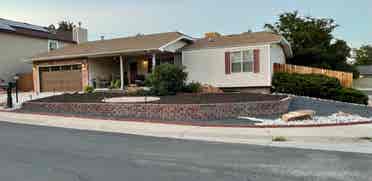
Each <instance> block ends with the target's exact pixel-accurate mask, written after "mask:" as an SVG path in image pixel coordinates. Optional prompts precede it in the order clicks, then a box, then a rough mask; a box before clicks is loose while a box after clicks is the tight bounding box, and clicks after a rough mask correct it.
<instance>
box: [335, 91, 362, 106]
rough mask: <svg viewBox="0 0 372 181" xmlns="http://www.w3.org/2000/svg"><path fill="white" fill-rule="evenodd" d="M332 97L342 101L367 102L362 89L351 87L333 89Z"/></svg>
mask: <svg viewBox="0 0 372 181" xmlns="http://www.w3.org/2000/svg"><path fill="white" fill-rule="evenodd" d="M333 91H334V92H333V94H332V95H333V99H334V100H338V101H342V102H351V103H356V104H365V105H367V104H368V96H367V95H366V94H364V93H363V92H362V91H359V90H355V89H351V88H342V89H336V90H333Z"/></svg>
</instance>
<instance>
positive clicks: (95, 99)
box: [33, 92, 287, 104]
mask: <svg viewBox="0 0 372 181" xmlns="http://www.w3.org/2000/svg"><path fill="white" fill-rule="evenodd" d="M123 96H128V95H126V94H124V93H103V92H99V93H91V94H63V95H58V96H53V97H47V98H42V99H38V100H33V102H50V103H51V102H53V103H57V102H60V103H104V102H102V100H103V99H104V98H113V97H123ZM285 97H287V96H283V95H267V94H253V93H224V94H180V95H175V96H162V97H160V100H159V101H155V102H151V103H152V104H213V103H233V102H235V103H236V102H253V101H275V100H280V99H283V98H285Z"/></svg>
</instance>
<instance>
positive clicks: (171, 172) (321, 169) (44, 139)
mask: <svg viewBox="0 0 372 181" xmlns="http://www.w3.org/2000/svg"><path fill="white" fill-rule="evenodd" d="M371 146H372V145H371ZM0 149H1V151H0V180H18V181H22V180H25V181H49V180H53V181H70V180H71V181H77V180H81V181H90V180H97V181H111V180H115V181H116V180H128V181H136V180H139V181H143V180H151V181H167V180H177V181H197V180H203V181H209V180H210V181H218V180H233V181H261V180H262V181H271V180H278V181H279V180H280V181H292V180H301V181H307V180H309V181H318V180H327V181H338V180H345V181H352V180H358V181H363V180H365V181H371V180H372V171H371V170H372V155H368V154H356V153H343V152H327V151H311V150H301V149H291V148H273V147H263V146H254V145H240V144H225V143H207V142H199V141H184V140H175V139H161V138H151V137H144V136H134V135H122V134H110V133H100V132H91V131H81V130H70V129H61V128H48V127H37V126H26V125H17V124H10V123H0Z"/></svg>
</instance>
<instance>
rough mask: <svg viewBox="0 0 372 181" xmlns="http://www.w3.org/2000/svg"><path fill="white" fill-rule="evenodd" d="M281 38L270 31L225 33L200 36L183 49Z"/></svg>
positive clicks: (246, 43)
mask: <svg viewBox="0 0 372 181" xmlns="http://www.w3.org/2000/svg"><path fill="white" fill-rule="evenodd" d="M281 39H282V37H281V36H280V35H277V34H274V33H270V32H254V33H253V32H246V33H242V34H236V35H225V36H219V37H214V38H201V39H198V40H196V41H195V42H194V43H193V44H191V45H189V46H187V47H185V49H184V50H195V49H196V50H197V49H204V48H215V47H234V46H242V45H256V44H261V43H269V42H278V41H280V40H281Z"/></svg>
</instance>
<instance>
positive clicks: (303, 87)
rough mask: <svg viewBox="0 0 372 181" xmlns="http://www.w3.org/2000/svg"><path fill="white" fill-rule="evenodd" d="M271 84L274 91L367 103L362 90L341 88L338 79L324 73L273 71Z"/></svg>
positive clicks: (366, 97)
mask: <svg viewBox="0 0 372 181" xmlns="http://www.w3.org/2000/svg"><path fill="white" fill-rule="evenodd" d="M272 84H273V91H274V92H281V93H289V94H295V95H301V96H309V97H317V98H324V99H333V100H338V101H343V102H350V103H357V104H367V103H368V96H367V95H365V94H364V93H363V92H361V91H358V90H355V89H350V88H342V86H341V83H340V81H339V80H338V79H336V78H332V77H327V76H325V75H318V74H289V73H275V74H274V76H273V80H272Z"/></svg>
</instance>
